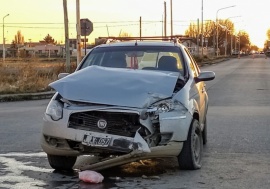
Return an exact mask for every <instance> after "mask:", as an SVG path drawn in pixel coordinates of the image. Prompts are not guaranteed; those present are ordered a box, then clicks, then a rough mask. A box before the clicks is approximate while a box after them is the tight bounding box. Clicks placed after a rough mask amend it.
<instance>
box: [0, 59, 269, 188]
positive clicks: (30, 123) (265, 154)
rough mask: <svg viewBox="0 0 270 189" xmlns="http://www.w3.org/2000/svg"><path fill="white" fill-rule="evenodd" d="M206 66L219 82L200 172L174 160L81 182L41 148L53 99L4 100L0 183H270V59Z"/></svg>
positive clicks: (212, 85)
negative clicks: (56, 166) (53, 166)
mask: <svg viewBox="0 0 270 189" xmlns="http://www.w3.org/2000/svg"><path fill="white" fill-rule="evenodd" d="M201 69H202V70H212V71H214V72H215V73H216V79H215V80H213V81H210V82H207V90H208V95H209V99H210V104H209V112H208V144H207V145H206V146H205V147H204V157H203V167H202V168H201V169H200V170H196V171H182V170H179V169H178V165H177V160H176V158H168V159H157V160H152V161H150V160H146V161H143V162H135V163H131V164H128V165H125V166H121V167H115V168H112V169H108V170H105V171H102V172H101V173H102V174H103V175H104V176H105V180H104V182H103V183H102V184H96V185H93V184H92V185H91V184H86V183H83V182H81V181H79V179H78V171H77V170H75V171H74V172H55V171H54V170H53V169H51V168H50V166H49V164H48V162H47V159H46V155H45V153H43V152H42V149H41V148H40V145H39V138H40V134H41V127H42V115H43V112H44V111H45V108H46V105H47V103H48V100H37V101H21V102H5V103H0V144H1V148H0V170H1V171H0V188H1V189H2V188H33V189H35V188H59V189H60V188H70V189H73V188H74V189H75V188H94V189H104V188H130V189H133V188H138V189H139V188H140V189H141V188H145V189H148V188H149V189H150V188H154V189H164V188H170V189H180V188H181V189H182V188H192V189H193V188H217V189H219V188H224V189H227V188H230V189H234V188H235V189H241V188H243V189H244V188H256V189H259V188H262V189H264V188H269V186H270V169H269V167H270V161H269V160H270V145H269V144H270V137H269V136H270V79H269V78H270V77H269V76H270V59H265V58H264V56H263V55H262V56H261V55H257V56H256V57H255V58H254V59H253V58H252V56H247V57H244V58H240V59H238V58H236V59H231V60H229V61H226V62H222V63H219V64H215V65H211V66H204V67H202V68H201ZM82 160H83V159H80V161H82ZM80 163H81V162H78V163H77V164H80ZM143 175H144V176H143Z"/></svg>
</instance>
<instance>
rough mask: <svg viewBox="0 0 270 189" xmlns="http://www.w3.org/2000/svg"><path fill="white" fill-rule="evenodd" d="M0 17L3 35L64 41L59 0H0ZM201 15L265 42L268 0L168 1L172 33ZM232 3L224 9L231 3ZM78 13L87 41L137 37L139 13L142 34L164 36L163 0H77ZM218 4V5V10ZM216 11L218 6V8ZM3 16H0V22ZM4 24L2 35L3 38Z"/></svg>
mask: <svg viewBox="0 0 270 189" xmlns="http://www.w3.org/2000/svg"><path fill="white" fill-rule="evenodd" d="M0 2H1V6H0V13H1V14H0V17H1V20H2V21H3V17H4V16H5V15H7V14H9V16H7V17H5V19H4V23H5V38H6V39H7V43H11V41H12V40H14V36H15V35H16V33H17V31H18V30H21V32H22V34H23V36H24V38H25V41H30V40H31V41H39V40H42V39H43V38H44V37H45V36H46V35H47V34H50V35H51V36H52V37H53V38H54V39H55V40H57V41H64V24H63V22H64V14H63V0H0ZM67 2H68V17H69V36H70V38H76V29H75V26H76V25H75V24H76V0H67ZM202 2H203V19H204V20H215V19H216V16H218V18H220V19H227V18H229V19H231V21H232V22H234V23H235V26H236V31H239V30H245V31H246V32H247V33H248V34H249V36H250V40H251V42H252V44H255V45H257V46H258V47H263V44H264V41H265V40H266V31H267V29H268V28H270V21H269V18H270V17H269V12H270V0H256V1H254V0H172V3H173V34H184V31H185V30H186V29H187V28H188V25H189V23H190V22H194V21H195V22H196V20H197V19H200V20H201V18H202ZM166 3H167V23H168V27H167V35H168V34H170V32H171V31H170V19H171V18H170V0H166ZM234 5H235V7H232V8H226V9H222V8H225V7H229V6H234ZM80 7H81V8H80V11H81V18H88V19H89V20H91V21H92V22H93V23H94V31H93V32H92V33H91V34H90V36H89V40H90V42H91V41H93V40H94V38H95V37H99V36H108V34H109V35H110V36H118V35H119V33H121V32H127V33H129V34H131V35H132V36H139V18H140V16H141V17H142V21H143V24H142V35H143V36H150V35H159V36H161V35H162V18H163V15H164V0H80ZM220 9H221V10H220ZM218 10H219V11H218ZM2 21H0V22H1V23H2ZM2 26H3V25H2V24H1V26H0V27H1V30H0V36H1V37H0V38H1V42H0V43H2V40H3V39H2V35H3V30H2Z"/></svg>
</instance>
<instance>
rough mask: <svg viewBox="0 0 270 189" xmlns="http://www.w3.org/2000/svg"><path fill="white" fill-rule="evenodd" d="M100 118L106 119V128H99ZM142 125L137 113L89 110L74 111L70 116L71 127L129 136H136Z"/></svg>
mask: <svg viewBox="0 0 270 189" xmlns="http://www.w3.org/2000/svg"><path fill="white" fill-rule="evenodd" d="M99 120H106V122H107V126H106V128H105V129H100V128H98V121H99ZM141 126H142V125H140V123H139V115H138V114H135V113H122V112H120V113H119V112H102V111H89V112H78V113H73V114H71V116H70V118H69V127H70V128H74V129H81V130H87V131H94V132H99V133H107V134H114V135H120V136H127V137H134V136H135V133H136V131H137V130H138V129H139V128H140V127H141Z"/></svg>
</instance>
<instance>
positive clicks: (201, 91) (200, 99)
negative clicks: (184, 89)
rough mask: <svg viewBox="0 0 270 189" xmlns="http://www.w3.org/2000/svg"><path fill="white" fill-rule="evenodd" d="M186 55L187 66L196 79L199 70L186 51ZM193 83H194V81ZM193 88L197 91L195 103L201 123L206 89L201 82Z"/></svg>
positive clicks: (203, 116) (203, 117)
mask: <svg viewBox="0 0 270 189" xmlns="http://www.w3.org/2000/svg"><path fill="white" fill-rule="evenodd" d="M186 52H187V55H188V57H189V59H190V60H189V61H190V62H189V66H190V68H191V70H192V72H193V76H194V78H195V77H198V76H199V74H200V69H199V67H198V65H197V63H196V61H195V60H194V59H193V57H192V55H191V54H190V53H189V51H187V50H186ZM194 82H195V81H194ZM195 87H196V90H197V98H196V100H197V103H198V105H199V111H200V112H199V114H200V120H199V121H200V123H203V122H204V119H205V115H206V99H207V97H206V89H205V83H204V82H203V81H202V82H198V83H195Z"/></svg>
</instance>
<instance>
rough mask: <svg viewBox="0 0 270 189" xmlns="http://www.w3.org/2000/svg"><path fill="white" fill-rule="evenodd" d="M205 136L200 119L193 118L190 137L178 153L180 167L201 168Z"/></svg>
mask: <svg viewBox="0 0 270 189" xmlns="http://www.w3.org/2000/svg"><path fill="white" fill-rule="evenodd" d="M202 150H203V138H202V132H201V129H200V124H199V121H198V120H196V119H193V120H192V122H191V125H190V128H189V132H188V138H187V140H186V141H185V142H184V145H183V149H182V151H181V152H180V154H179V155H178V163H179V167H180V169H188V170H195V169H200V168H201V159H202Z"/></svg>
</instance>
